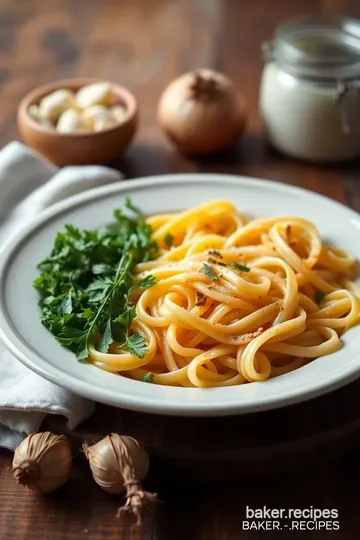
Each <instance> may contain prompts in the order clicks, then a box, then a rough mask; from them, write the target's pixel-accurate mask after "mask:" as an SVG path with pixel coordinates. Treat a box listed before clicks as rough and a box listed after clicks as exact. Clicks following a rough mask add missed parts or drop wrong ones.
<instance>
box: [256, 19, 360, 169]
mask: <svg viewBox="0 0 360 540" xmlns="http://www.w3.org/2000/svg"><path fill="white" fill-rule="evenodd" d="M264 53H265V60H266V62H265V66H264V70H263V74H262V80H261V88H260V112H261V116H262V119H263V122H264V125H265V128H266V131H267V134H268V138H269V140H270V142H271V143H272V144H273V145H274V146H275V147H276V148H277V149H278V150H280V151H281V152H283V153H285V154H287V155H290V156H293V157H295V158H299V159H304V160H308V161H316V162H339V161H345V160H349V159H353V158H355V157H358V156H360V21H358V20H356V19H346V18H337V17H336V18H317V19H313V18H302V19H297V20H294V21H290V22H287V23H285V24H283V25H281V26H280V27H278V28H277V30H276V33H275V38H274V40H273V42H272V43H269V44H265V46H264Z"/></svg>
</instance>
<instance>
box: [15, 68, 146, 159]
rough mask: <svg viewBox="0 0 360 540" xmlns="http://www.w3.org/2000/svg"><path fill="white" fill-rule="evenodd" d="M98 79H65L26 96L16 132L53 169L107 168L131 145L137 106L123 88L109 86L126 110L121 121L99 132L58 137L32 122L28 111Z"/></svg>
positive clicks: (20, 106) (22, 102)
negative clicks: (58, 92) (55, 94)
mask: <svg viewBox="0 0 360 540" xmlns="http://www.w3.org/2000/svg"><path fill="white" fill-rule="evenodd" d="M94 82H100V81H99V79H88V78H81V79H80V78H79V79H68V80H62V81H56V82H53V83H50V84H46V85H43V86H40V87H38V88H36V89H35V90H33V91H32V92H30V93H29V94H27V95H26V96H25V97H24V98H23V99H22V101H21V103H20V105H19V108H18V115H17V122H18V129H19V132H20V135H21V137H22V139H23V141H24V142H25V143H26V144H27V145H28V146H30V147H31V148H33V149H34V150H35V151H36V152H38V153H39V154H41V155H43V156H44V157H45V158H46V159H48V160H49V161H51V162H52V163H54V164H55V165H59V166H63V165H89V164H98V165H101V164H106V163H109V162H110V161H111V160H112V159H114V158H116V157H117V156H119V155H120V154H121V153H122V152H123V151H124V150H125V148H126V147H127V146H128V145H129V143H130V142H131V140H132V138H133V136H134V134H135V131H136V128H137V124H138V106H137V102H136V99H135V97H134V96H133V94H131V93H130V92H129V90H127V89H126V88H124V87H123V86H120V85H118V84H115V83H111V88H112V92H113V96H114V101H116V103H118V104H121V105H123V106H124V107H125V110H126V112H125V116H124V118H123V120H122V121H121V122H119V123H117V124H115V125H114V126H112V127H110V128H107V129H104V130H102V131H97V132H94V131H91V130H82V131H81V132H77V133H59V132H57V131H56V130H55V128H54V129H51V128H48V127H46V126H43V125H42V124H40V123H38V122H36V120H33V119H32V118H31V117H30V115H29V113H28V108H29V106H30V105H38V104H39V103H40V101H41V99H42V98H43V97H44V96H46V95H47V94H50V93H51V92H54V91H55V90H58V89H60V88H65V89H68V90H72V91H74V92H76V91H77V90H79V89H80V88H81V87H83V86H85V85H87V84H91V83H94Z"/></svg>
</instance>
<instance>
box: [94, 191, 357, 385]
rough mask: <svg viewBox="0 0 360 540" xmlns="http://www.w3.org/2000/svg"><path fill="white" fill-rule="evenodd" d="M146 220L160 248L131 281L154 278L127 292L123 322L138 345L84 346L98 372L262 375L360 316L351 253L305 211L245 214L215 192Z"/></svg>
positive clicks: (281, 369) (162, 376)
mask: <svg viewBox="0 0 360 540" xmlns="http://www.w3.org/2000/svg"><path fill="white" fill-rule="evenodd" d="M148 222H149V224H150V225H151V226H152V228H153V237H154V239H155V240H156V241H157V243H158V246H159V256H158V257H157V258H156V259H155V260H153V261H150V262H147V263H142V264H139V265H138V266H137V277H138V279H139V280H140V279H142V278H144V277H146V276H147V275H149V274H151V275H153V276H154V277H155V278H156V284H155V285H153V286H152V287H150V288H149V289H147V290H145V291H140V290H139V289H136V290H135V291H134V298H133V301H134V303H135V304H136V312H137V316H136V318H135V319H134V321H133V323H132V328H131V329H132V330H134V331H136V332H140V333H141V334H143V335H144V337H145V339H146V343H147V352H146V354H145V356H144V358H138V357H136V356H133V355H131V354H130V353H129V351H127V350H126V349H125V348H124V347H123V348H119V345H118V344H116V343H114V344H113V345H112V346H111V348H110V351H109V353H107V354H104V353H100V352H98V351H96V350H95V348H92V349H91V361H92V362H93V363H94V364H95V365H97V366H98V367H100V368H102V369H105V370H108V371H111V372H114V373H119V374H122V375H126V376H128V377H131V378H133V379H139V380H141V379H142V378H143V377H144V376H145V375H146V374H147V373H149V372H151V373H152V374H153V382H154V383H156V384H162V385H173V386H185V387H216V386H230V385H238V384H243V383H248V382H255V381H265V380H266V379H269V378H270V377H276V376H279V375H282V374H285V373H288V372H290V371H292V370H294V369H297V368H299V367H301V366H303V365H304V364H306V363H307V362H309V361H311V360H314V359H316V358H318V357H320V356H324V355H327V354H330V353H332V352H334V351H336V350H338V349H339V348H340V347H341V336H342V334H343V333H344V332H345V331H346V330H347V329H348V328H350V327H351V326H353V325H355V324H356V323H357V322H358V321H359V319H360V300H359V298H360V290H359V287H358V286H357V285H356V284H355V282H353V281H352V280H351V279H352V277H353V276H352V274H353V272H354V268H355V260H354V258H353V257H352V256H351V255H350V254H349V253H347V252H345V251H342V250H341V249H338V248H335V247H331V246H329V245H326V244H324V243H322V241H321V238H320V235H319V232H318V231H317V229H316V227H315V226H314V224H313V223H311V222H309V221H307V220H305V219H302V218H298V217H293V216H289V217H277V218H270V219H269V218H267V219H256V220H253V221H248V220H247V219H246V218H245V216H243V215H241V214H240V213H239V212H238V211H237V209H236V208H235V207H234V205H233V204H232V203H231V202H229V201H227V200H217V201H211V202H209V203H206V204H203V205H201V206H198V207H196V208H192V209H190V210H187V211H185V212H179V213H172V214H162V215H155V216H152V217H150V218H149V219H148ZM234 263H237V264H235V265H234Z"/></svg>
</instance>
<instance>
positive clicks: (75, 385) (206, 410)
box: [0, 173, 360, 417]
mask: <svg viewBox="0 0 360 540" xmlns="http://www.w3.org/2000/svg"><path fill="white" fill-rule="evenodd" d="M194 180H195V181H196V182H198V183H208V182H211V183H215V184H219V183H220V182H221V181H222V180H223V181H226V182H227V183H230V184H233V185H234V188H236V186H239V185H240V186H241V185H245V186H246V185H249V183H251V184H254V185H255V186H258V187H260V188H261V186H263V187H266V188H267V189H269V188H270V189H272V190H274V191H277V190H278V191H281V192H284V191H285V192H287V193H292V194H294V195H296V194H299V195H300V194H301V195H302V196H305V197H310V198H312V199H313V200H314V201H317V202H319V199H321V200H323V201H324V202H326V203H327V204H329V203H330V204H332V205H333V206H334V207H336V208H339V209H340V208H341V209H342V210H343V211H344V210H345V211H346V212H347V213H348V215H349V217H351V216H352V217H353V218H356V219H357V220H358V221H359V222H360V214H359V213H358V212H356V210H354V209H352V208H350V207H348V206H346V205H345V204H342V203H340V202H338V201H336V200H334V199H331V198H330V197H327V196H325V195H322V194H318V193H316V192H314V191H310V190H308V189H305V188H302V187H298V186H293V185H289V184H286V183H282V182H278V181H275V180H266V179H262V178H257V177H251V176H244V175H237V174H222V173H175V174H164V175H153V176H143V177H141V178H136V179H126V180H121V181H118V182H115V183H113V184H106V185H102V186H99V187H96V188H92V189H88V190H86V191H84V192H81V193H79V194H76V195H73V196H71V197H68V198H66V199H64V200H62V201H59V202H57V203H55V204H53V205H52V206H51V207H49V208H47V209H46V210H44V211H42V212H41V213H40V214H39V216H37V217H36V218H35V219H33V220H32V221H31V222H30V223H26V224H25V225H24V226H23V227H22V228H21V229H19V230H17V231H16V233H14V234H12V235H11V237H10V238H9V239H8V241H7V242H5V243H4V245H3V247H2V249H1V251H0V340H1V341H2V342H3V344H4V345H5V347H6V348H7V349H8V350H9V351H10V352H11V353H12V354H13V355H14V356H15V357H16V358H17V359H18V360H19V361H20V362H21V363H22V364H24V365H25V366H26V367H28V368H29V369H31V370H32V371H33V372H35V373H37V374H38V375H40V376H41V377H44V378H45V379H47V380H49V381H51V382H52V383H54V384H56V385H58V386H59V379H58V378H57V377H59V376H60V377H61V381H60V382H61V383H64V384H66V386H65V388H67V389H69V390H70V391H72V392H73V393H75V394H77V395H80V396H83V397H85V398H88V399H90V400H92V401H98V402H101V403H107V404H109V405H111V406H114V407H118V408H124V409H127V410H134V411H139V412H146V413H152V414H162V415H166V416H198V417H201V416H225V415H226V416H231V415H239V414H249V413H256V412H260V411H265V410H275V409H277V408H282V407H284V406H289V405H293V404H296V403H301V402H305V401H308V400H310V399H313V398H314V397H320V396H322V395H325V394H327V393H329V392H332V391H334V390H336V389H337V388H340V387H343V386H345V385H346V384H348V383H349V382H351V381H353V380H355V379H357V378H358V377H359V376H360V362H359V360H360V352H359V355H358V356H356V361H357V363H356V361H352V363H351V364H350V365H349V366H348V367H347V371H346V373H345V375H344V376H343V377H341V378H339V377H338V376H337V375H336V374H333V379H331V378H330V379H327V382H325V383H324V382H323V378H321V379H320V380H319V381H316V383H313V385H312V386H311V390H308V391H307V392H306V394H304V393H303V392H302V390H301V389H302V386H301V387H300V388H296V389H295V390H294V391H293V392H292V393H290V392H289V391H288V392H287V393H286V395H285V396H280V397H278V398H277V400H276V402H273V400H272V401H271V402H270V403H269V401H268V400H266V399H264V400H262V399H258V400H257V401H255V402H252V403H251V404H250V405H248V404H246V403H245V404H244V403H241V402H239V403H238V404H234V403H233V402H232V401H229V402H226V401H225V400H221V401H220V402H216V401H213V402H211V404H210V403H196V402H192V403H191V404H189V403H185V404H180V405H177V406H174V404H173V403H171V404H164V403H163V402H161V401H160V402H159V401H154V400H153V399H149V398H148V397H146V396H141V398H140V399H141V402H140V405H139V402H138V399H139V398H138V396H135V397H133V396H131V395H130V394H127V395H126V396H125V399H121V394H120V396H119V395H117V396H116V400H114V399H113V398H112V396H110V395H109V396H108V397H106V396H104V390H103V389H102V388H98V387H96V386H95V385H93V384H91V383H90V382H87V381H78V380H77V379H76V378H75V375H71V374H68V373H65V372H63V371H61V369H59V368H58V367H57V366H54V365H51V364H49V363H48V362H47V361H46V358H45V357H44V356H42V357H40V359H42V360H43V361H44V363H45V364H47V369H44V368H43V367H41V365H39V364H38V363H37V362H36V361H35V360H34V358H33V357H34V356H36V357H37V356H38V355H36V354H35V353H34V352H33V351H31V349H29V348H27V347H26V344H25V343H23V342H22V341H21V340H20V339H19V338H18V337H17V335H16V331H15V330H14V329H13V326H12V324H11V322H10V321H8V320H7V317H6V313H7V310H6V305H5V301H4V299H3V294H1V293H2V291H3V289H4V285H5V276H6V275H7V273H6V270H7V267H8V265H9V264H10V263H11V259H12V257H13V256H14V255H16V253H17V252H18V251H19V250H21V247H22V245H23V244H24V243H26V241H27V239H28V238H29V237H31V235H32V234H33V233H34V232H35V231H36V230H37V229H38V228H39V227H40V226H42V225H44V224H46V223H48V222H49V221H50V222H51V220H52V219H53V218H55V217H59V216H61V214H63V213H64V212H66V211H68V210H71V209H76V208H78V207H79V206H84V205H86V204H87V203H88V202H89V201H92V200H94V199H95V198H98V197H105V198H106V197H107V196H108V195H109V194H112V193H119V194H122V193H123V194H125V193H126V192H127V191H134V190H139V189H141V188H142V187H144V186H149V185H151V184H152V185H166V184H168V183H174V182H176V181H177V182H181V184H186V183H191V182H192V181H194ZM25 351H26V352H25ZM132 382H135V383H137V381H132ZM252 384H261V383H252ZM193 390H194V391H197V389H193ZM216 390H217V389H216V388H215V389H200V390H198V391H201V392H203V391H206V392H211V391H216Z"/></svg>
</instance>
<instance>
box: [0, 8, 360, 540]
mask: <svg viewBox="0 0 360 540" xmlns="http://www.w3.org/2000/svg"><path fill="white" fill-rule="evenodd" d="M310 13H343V14H346V15H353V16H358V17H360V4H359V1H358V0H353V1H351V0H348V1H346V0H343V1H342V0H296V1H295V0H271V1H270V0H252V1H250V0H243V1H241V0H46V2H45V1H44V0H18V1H16V2H15V1H14V0H0V98H1V99H0V103H1V106H0V144H1V145H3V144H5V143H7V142H8V141H10V140H13V139H14V138H17V137H18V135H17V130H16V124H15V115H16V108H17V105H18V103H19V101H20V99H21V97H22V96H23V95H24V94H25V93H26V92H27V91H28V90H30V89H32V88H33V87H35V86H37V85H39V84H41V83H45V82H49V81H51V80H54V79H59V78H64V77H72V76H95V77H102V78H109V79H112V80H114V81H118V82H121V83H124V84H125V85H127V86H128V87H129V88H130V89H132V90H133V91H134V92H135V94H136V96H137V97H138V100H139V105H140V111H141V127H140V129H139V132H138V136H137V139H136V141H135V142H134V144H133V145H132V146H131V148H130V149H129V150H128V152H127V153H126V155H125V156H123V158H122V159H119V160H118V162H117V163H116V164H114V166H118V167H120V168H121V169H122V170H123V171H124V172H125V173H126V175H127V176H128V177H129V178H132V177H137V176H142V175H154V174H161V173H168V172H190V171H202V172H224V173H237V174H243V175H249V176H258V177H265V178H269V179H273V180H278V181H280V182H284V183H288V184H293V185H299V186H303V187H305V188H308V189H310V190H313V191H315V192H317V193H321V194H324V195H327V196H329V197H332V198H333V199H336V200H338V201H340V202H342V203H345V204H347V205H349V206H351V207H353V208H355V209H356V210H358V211H360V187H359V184H358V182H359V181H360V179H359V172H360V167H359V165H358V164H351V165H349V166H347V167H343V168H328V167H322V168H321V167H314V166H309V165H306V164H303V163H297V162H295V161H293V160H290V159H287V158H285V157H282V156H280V155H278V154H277V153H276V152H274V151H273V150H272V149H271V148H269V147H268V145H267V144H266V141H265V140H264V138H263V135H262V130H261V122H260V118H259V114H258V88H259V80H260V74H261V69H262V59H261V54H260V44H261V42H262V41H264V40H266V39H269V38H270V37H271V35H272V33H273V31H274V28H275V26H276V25H277V24H278V23H279V22H281V21H282V20H284V19H286V18H288V17H293V16H298V15H303V14H310ZM202 66H206V67H212V68H215V69H219V70H222V71H224V72H225V73H227V74H228V75H230V76H231V77H232V78H233V79H234V81H235V83H236V85H237V86H238V88H239V89H241V91H242V92H243V93H244V95H245V97H246V99H247V104H248V112H249V126H248V130H247V133H246V136H245V138H244V140H243V141H242V142H241V144H239V145H238V147H237V148H236V150H235V151H233V152H232V153H231V154H229V155H227V156H226V157H223V158H222V159H221V160H219V159H217V160H212V159H208V160H203V161H202V162H200V161H193V160H190V159H188V158H185V157H183V156H180V155H179V154H178V153H177V152H176V151H175V150H174V149H173V148H172V147H171V146H170V145H169V144H168V143H167V142H166V141H165V139H164V137H163V136H162V134H161V132H160V130H159V128H158V127H157V125H156V121H155V111H156V103H157V99H158V97H159V95H160V93H161V91H162V89H163V88H164V87H165V85H166V84H167V83H168V82H170V81H171V80H172V79H173V78H174V77H176V76H177V75H179V74H180V73H183V72H185V71H188V70H191V69H193V68H196V67H202ZM0 384H1V382H0ZM0 391H1V389H0ZM337 406H338V404H337V403H336V402H335V401H334V403H332V405H331V406H329V410H328V415H329V416H331V415H332V410H331V407H333V408H334V410H335V408H336V407H337ZM104 414H107V415H109V416H110V417H111V415H115V414H116V411H115V410H112V409H110V408H106V409H105V410H104ZM94 422H95V420H94ZM149 422H151V419H149ZM90 423H91V422H90ZM359 442H360V438H359ZM209 451H211V449H209ZM11 457H12V456H11V454H10V453H8V452H5V451H3V452H0V538H1V539H2V540H35V539H36V540H37V539H41V540H75V539H78V538H84V539H85V538H86V539H88V540H100V539H103V538H107V539H109V540H112V539H114V540H115V539H128V538H129V539H130V538H143V539H146V540H153V539H156V540H180V539H181V540H183V539H184V537H186V538H188V539H189V540H193V539H194V540H202V539H203V540H232V539H244V540H247V539H249V540H250V539H257V538H258V539H260V538H261V539H264V540H266V539H269V538H274V537H275V538H277V537H279V538H286V539H288V538H291V539H292V538H293V537H299V538H309V539H313V538H314V539H315V538H316V539H318V540H324V539H327V538H341V539H343V540H355V539H358V538H359V518H358V516H359V510H358V507H359V503H360V496H359V494H358V493H359V490H358V486H359V482H360V465H359V459H358V452H357V449H356V447H354V448H353V450H350V451H348V452H347V453H346V454H345V455H343V456H342V457H341V458H340V459H337V460H333V461H331V462H330V463H328V462H326V463H325V462H324V463H323V464H322V463H319V464H318V465H317V466H316V468H312V469H311V470H310V469H309V470H308V471H306V472H305V473H304V472H302V473H299V474H297V473H295V472H294V473H291V475H290V474H289V475H285V476H284V475H283V476H281V475H279V474H277V475H276V476H273V477H270V478H269V477H267V478H266V479H265V478H263V477H261V476H260V477H259V476H257V477H256V478H252V477H251V475H250V476H249V478H248V479H247V480H246V481H244V482H239V481H234V482H232V483H231V482H227V483H226V484H220V485H219V484H218V483H215V481H212V471H211V470H209V472H208V483H207V485H206V486H204V485H197V483H196V478H194V483H192V482H191V481H188V482H187V483H186V484H185V485H184V484H182V485H180V484H177V483H176V482H175V483H174V482H173V481H172V477H171V471H170V474H169V471H168V473H167V475H166V477H163V478H161V482H160V484H161V486H162V488H161V489H162V493H161V495H162V498H163V499H164V501H165V502H164V504H163V505H162V506H161V507H160V509H159V510H158V511H157V512H156V514H149V516H147V518H146V521H145V523H144V526H143V527H142V529H141V530H140V531H133V530H131V529H130V528H129V526H128V525H127V524H126V523H123V522H119V520H116V519H115V518H114V517H113V516H114V513H115V510H116V508H117V506H118V501H117V499H116V498H114V497H112V496H109V495H107V494H106V493H104V492H102V491H101V490H100V489H98V488H97V486H96V485H95V484H94V482H93V481H92V479H91V478H90V476H89V474H85V472H84V471H83V468H82V467H81V466H79V467H78V468H76V469H75V472H74V477H73V478H72V480H71V482H70V483H69V484H68V485H67V486H65V487H64V488H63V489H61V490H59V491H58V492H56V493H54V494H52V495H50V496H48V497H39V496H37V495H34V494H31V493H30V494H29V493H27V492H26V491H24V490H23V489H21V488H20V487H18V486H17V485H16V484H15V482H14V481H13V478H12V474H11V471H10V463H11ZM157 475H159V476H161V468H160V470H158V471H157ZM155 480H156V479H153V481H154V483H156V482H155ZM246 505H248V506H249V507H252V508H254V507H261V506H263V505H266V506H268V507H271V508H309V507H310V506H314V507H318V508H333V509H337V510H338V511H339V522H340V530H339V531H335V532H334V531H313V532H311V531H307V532H304V531H302V532H301V533H300V532H299V533H298V535H297V533H294V532H293V533H291V537H290V536H289V533H288V532H287V531H283V533H280V532H274V533H272V532H266V531H258V532H257V531H243V530H242V520H243V519H244V517H245V507H246Z"/></svg>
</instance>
